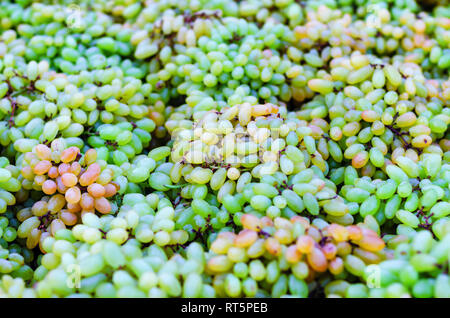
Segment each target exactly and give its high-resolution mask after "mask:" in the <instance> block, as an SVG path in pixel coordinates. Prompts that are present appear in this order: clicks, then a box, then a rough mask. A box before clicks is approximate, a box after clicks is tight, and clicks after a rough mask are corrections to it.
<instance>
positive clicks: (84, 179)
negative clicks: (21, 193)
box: [17, 139, 119, 249]
mask: <svg viewBox="0 0 450 318" xmlns="http://www.w3.org/2000/svg"><path fill="white" fill-rule="evenodd" d="M96 160H97V152H96V151H95V150H94V149H90V150H88V151H86V153H85V154H84V156H81V154H80V149H79V148H77V147H73V146H72V147H69V148H66V149H64V142H63V141H61V140H59V139H56V140H54V141H53V142H52V144H51V148H49V147H48V146H46V145H43V144H39V145H37V146H36V147H34V148H33V152H27V153H25V154H24V156H23V162H22V169H21V170H20V173H21V176H22V177H23V180H22V188H23V189H25V190H36V191H42V192H43V193H44V194H46V196H43V197H42V198H41V199H40V200H39V201H36V202H35V203H34V204H33V206H32V207H31V208H24V209H22V210H20V211H19V212H18V213H17V218H18V220H19V221H20V222H22V223H21V225H20V226H19V228H18V233H17V234H18V237H20V238H26V239H27V243H26V245H27V247H28V248H29V249H32V248H34V247H35V246H36V245H37V244H38V243H39V242H40V241H41V240H43V239H44V238H45V237H47V236H49V235H53V236H54V235H55V233H56V232H57V231H58V230H60V229H64V228H66V226H72V225H75V224H76V223H77V222H78V219H79V217H83V215H84V214H86V213H95V212H99V213H101V214H107V213H110V212H111V211H112V206H111V204H110V202H109V201H108V199H107V198H110V197H112V196H114V195H115V194H116V193H117V191H118V190H119V185H118V184H116V183H114V182H111V180H112V178H113V176H114V171H113V170H111V169H109V168H106V167H104V169H102V167H101V166H100V164H98V163H97V162H96Z"/></svg>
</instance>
